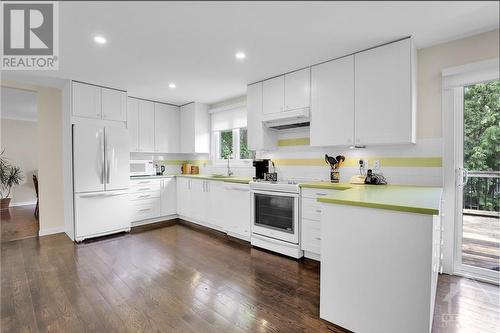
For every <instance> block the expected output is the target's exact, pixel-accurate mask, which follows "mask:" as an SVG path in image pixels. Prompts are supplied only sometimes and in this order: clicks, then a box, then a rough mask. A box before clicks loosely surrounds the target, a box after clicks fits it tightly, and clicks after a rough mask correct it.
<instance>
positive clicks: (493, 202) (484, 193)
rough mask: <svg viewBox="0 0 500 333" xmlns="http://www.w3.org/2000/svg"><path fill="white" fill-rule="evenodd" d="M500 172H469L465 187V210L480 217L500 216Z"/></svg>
mask: <svg viewBox="0 0 500 333" xmlns="http://www.w3.org/2000/svg"><path fill="white" fill-rule="evenodd" d="M499 193H500V171H469V172H468V181H467V184H466V185H465V186H464V201H463V202H464V207H463V208H464V209H465V210H467V211H468V212H469V213H473V214H478V215H488V216H498V211H499V208H500V202H499V201H500V198H499Z"/></svg>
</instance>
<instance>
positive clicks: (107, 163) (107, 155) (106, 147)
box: [104, 127, 110, 184]
mask: <svg viewBox="0 0 500 333" xmlns="http://www.w3.org/2000/svg"><path fill="white" fill-rule="evenodd" d="M104 156H106V160H105V161H106V184H109V164H110V162H109V147H108V133H107V131H106V127H104Z"/></svg>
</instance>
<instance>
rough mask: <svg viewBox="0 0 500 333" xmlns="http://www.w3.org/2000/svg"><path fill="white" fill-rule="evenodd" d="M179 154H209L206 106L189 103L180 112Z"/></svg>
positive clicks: (208, 120)
mask: <svg viewBox="0 0 500 333" xmlns="http://www.w3.org/2000/svg"><path fill="white" fill-rule="evenodd" d="M180 122H181V126H180V127H181V132H180V134H179V137H180V141H181V143H180V147H181V153H197V154H208V153H209V152H210V129H209V123H210V119H209V115H208V107H207V105H206V104H201V103H190V104H188V105H184V106H182V107H181V111H180Z"/></svg>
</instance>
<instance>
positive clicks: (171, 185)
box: [129, 178, 177, 222]
mask: <svg viewBox="0 0 500 333" xmlns="http://www.w3.org/2000/svg"><path fill="white" fill-rule="evenodd" d="M176 192H177V191H176V186H175V178H160V179H154V178H152V179H133V180H131V181H130V189H129V202H130V206H131V207H132V214H131V222H137V221H142V220H149V219H155V218H159V217H160V216H167V215H173V214H176V213H177V194H176Z"/></svg>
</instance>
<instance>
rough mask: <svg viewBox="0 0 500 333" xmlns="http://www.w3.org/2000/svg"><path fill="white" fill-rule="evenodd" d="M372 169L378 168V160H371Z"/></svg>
mask: <svg viewBox="0 0 500 333" xmlns="http://www.w3.org/2000/svg"><path fill="white" fill-rule="evenodd" d="M373 169H375V170H378V169H380V160H375V161H373Z"/></svg>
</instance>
